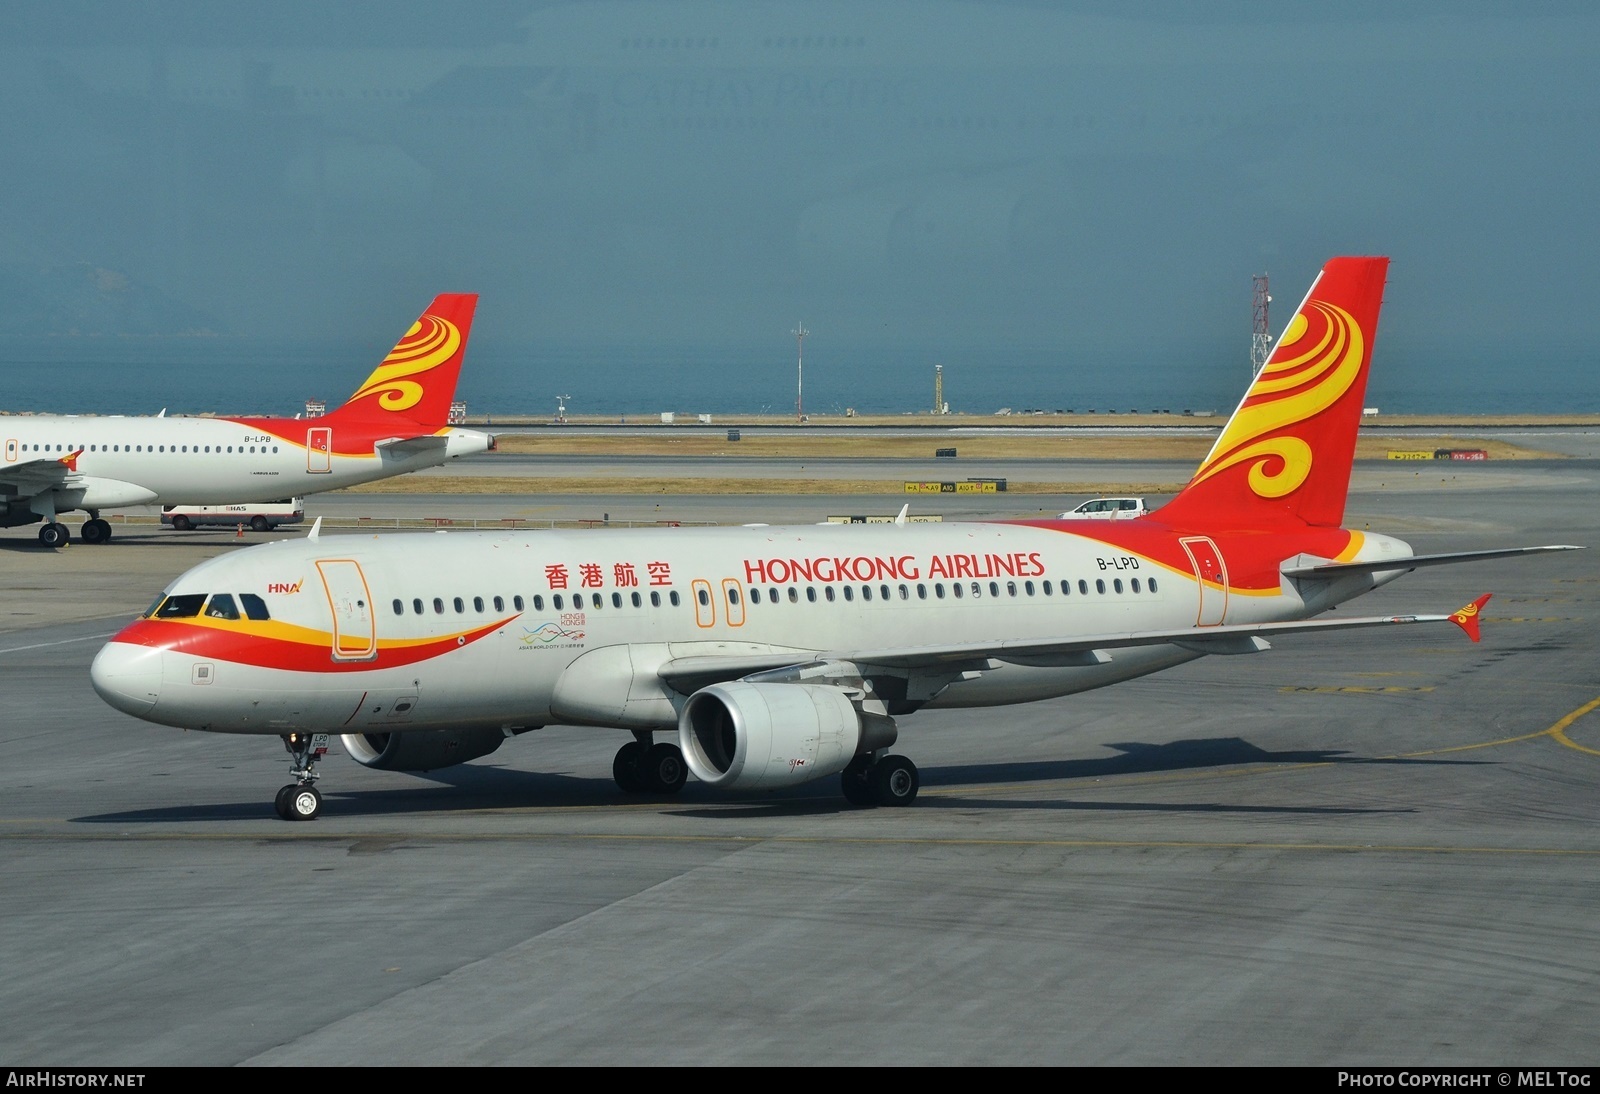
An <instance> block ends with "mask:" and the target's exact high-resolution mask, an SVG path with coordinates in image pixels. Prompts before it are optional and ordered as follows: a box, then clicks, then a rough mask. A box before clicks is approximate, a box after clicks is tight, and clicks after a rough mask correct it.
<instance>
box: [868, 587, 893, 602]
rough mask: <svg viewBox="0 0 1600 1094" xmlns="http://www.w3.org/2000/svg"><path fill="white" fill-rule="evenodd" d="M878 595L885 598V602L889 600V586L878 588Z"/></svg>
mask: <svg viewBox="0 0 1600 1094" xmlns="http://www.w3.org/2000/svg"><path fill="white" fill-rule="evenodd" d="M878 595H879V596H880V597H881V598H883V599H884V600H888V599H889V586H887V585H879V586H878ZM869 599H870V598H869Z"/></svg>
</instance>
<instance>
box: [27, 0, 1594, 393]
mask: <svg viewBox="0 0 1600 1094" xmlns="http://www.w3.org/2000/svg"><path fill="white" fill-rule="evenodd" d="M241 7H243V6H236V5H218V4H214V3H210V2H189V3H180V2H173V3H157V2H146V3H133V2H125V0H108V2H104V3H97V2H90V0H79V2H76V3H72V2H51V3H16V2H12V3H8V4H6V5H5V6H4V7H3V8H0V20H3V24H4V26H3V30H4V33H3V34H0V43H3V44H0V54H3V58H0V94H3V96H4V101H5V109H4V110H3V111H0V149H3V151H4V154H3V155H0V192H3V193H4V195H5V203H4V207H5V210H6V216H5V217H4V219H3V221H0V287H3V288H4V290H5V291H4V293H3V294H0V330H4V331H5V332H6V333H7V335H8V336H19V335H20V336H31V335H35V334H45V333H63V332H67V331H79V332H88V333H119V332H120V333H137V334H146V333H156V334H177V333H183V332H184V331H188V330H195V329H205V330H210V331H215V332H219V333H222V334H227V335H239V336H247V337H290V338H293V337H301V336H304V337H311V338H316V337H326V336H330V335H335V334H337V335H341V336H350V337H352V338H356V339H360V340H371V341H374V342H379V343H384V344H387V343H388V342H389V341H392V340H393V336H394V334H396V333H397V331H396V330H395V321H396V316H397V315H402V314H403V315H411V314H414V313H415V311H416V308H417V307H418V306H420V303H424V302H426V300H428V299H429V298H431V296H432V295H433V294H434V293H436V292H439V291H476V292H479V293H481V294H482V303H481V305H480V309H479V313H478V315H479V318H478V327H477V330H476V331H475V338H477V339H480V340H483V341H485V342H486V343H487V344H492V345H497V346H500V347H502V348H503V347H505V346H511V345H516V344H518V343H519V342H521V341H526V340H529V339H535V338H546V339H557V340H563V341H567V342H572V343H579V344H582V343H590V342H592V343H594V344H595V345H622V344H662V345H672V346H679V347H683V346H697V345H704V346H754V345H765V344H768V343H770V344H772V345H774V347H775V352H778V353H781V352H783V351H782V350H781V346H782V345H783V344H784V342H785V341H786V335H787V332H788V331H789V329H790V328H791V327H792V326H793V325H794V323H795V321H796V320H797V319H804V320H805V322H806V324H807V325H808V326H810V327H812V328H813V329H814V330H815V331H817V332H818V333H817V334H816V335H815V336H814V343H813V344H814V345H816V346H817V347H818V352H825V347H826V346H827V345H832V346H834V347H835V348H837V347H841V346H850V347H852V348H853V351H856V352H859V351H860V350H861V349H862V348H864V347H870V346H873V345H900V346H904V345H938V346H941V347H950V350H951V352H952V353H959V352H960V351H961V350H962V349H963V347H966V348H970V347H976V346H986V347H990V348H991V349H992V348H993V347H995V346H1001V347H1003V346H1006V345H1016V346H1027V347H1033V348H1038V347H1045V348H1055V347H1060V348H1061V349H1063V350H1073V349H1082V348H1085V347H1091V348H1094V349H1095V350H1097V351H1115V352H1121V351H1122V347H1128V348H1129V349H1130V351H1136V352H1138V353H1148V352H1151V351H1153V350H1154V351H1159V352H1167V351H1169V350H1170V351H1175V352H1188V351H1192V352H1195V353H1197V354H1199V355H1200V356H1202V357H1215V356H1217V355H1219V354H1220V355H1227V354H1239V355H1242V354H1244V353H1245V352H1246V346H1247V343H1248V334H1249V322H1250V314H1249V287H1250V275H1251V274H1254V273H1260V272H1269V273H1270V274H1271V276H1272V278H1273V286H1274V290H1275V296H1276V297H1277V308H1278V309H1279V310H1278V311H1277V312H1276V313H1275V318H1278V319H1279V322H1278V323H1276V324H1275V326H1281V321H1282V319H1285V318H1287V314H1288V312H1289V310H1290V309H1291V308H1292V306H1293V304H1294V303H1295V302H1296V301H1298V298H1299V296H1300V295H1301V294H1302V293H1303V292H1304V290H1305V287H1306V285H1307V284H1308V282H1309V280H1310V278H1311V276H1312V275H1313V274H1314V273H1315V271H1316V269H1317V268H1318V266H1319V265H1320V264H1321V262H1322V261H1323V259H1325V258H1326V257H1328V256H1329V255H1332V254H1336V253H1384V254H1389V255H1391V256H1392V257H1393V259H1394V266H1393V269H1392V272H1391V277H1390V280H1391V286H1390V290H1389V295H1388V305H1387V308H1386V311H1385V317H1384V328H1385V337H1386V339H1387V340H1388V345H1389V348H1390V350H1391V351H1392V352H1399V353H1402V354H1404V353H1413V354H1415V353H1422V352H1430V351H1432V350H1435V349H1437V350H1438V351H1439V352H1443V353H1465V354H1468V355H1469V356H1472V355H1476V357H1478V358H1481V357H1483V355H1484V354H1485V353H1490V352H1491V351H1492V353H1491V355H1492V354H1493V353H1511V354H1513V355H1516V354H1523V353H1525V354H1526V363H1532V362H1533V361H1535V360H1536V359H1537V357H1538V355H1539V354H1541V353H1542V352H1544V351H1545V350H1546V349H1548V348H1550V347H1559V348H1560V350H1561V352H1562V353H1566V354H1568V355H1569V356H1570V355H1571V354H1574V353H1576V354H1578V355H1580V356H1583V355H1588V357H1586V358H1585V359H1592V356H1593V355H1592V354H1590V351H1589V348H1588V347H1591V346H1593V345H1595V344H1596V342H1597V335H1600V329H1597V328H1600V310H1597V309H1596V308H1595V307H1594V306H1593V296H1594V292H1595V288H1596V286H1597V284H1600V281H1597V278H1596V272H1597V261H1600V260H1597V246H1596V243H1597V239H1600V233H1597V231H1596V229H1597V228H1600V211H1597V201H1596V179H1597V177H1600V151H1597V149H1600V140H1597V137H1600V93H1597V92H1600V8H1597V7H1596V6H1595V5H1592V4H1589V3H1545V4H1521V3H1470V2H1468V3H1441V4H1437V5H1426V4H1423V5H1410V4H1404V5H1397V4H1389V3H1359V2H1358V3H1349V2H1346V3H1341V4H1331V3H1328V2H1327V0H1319V2H1317V3H1303V4H1301V3H1288V2H1279V3H1260V2H1251V3H1243V2H1237V3H1229V2H1216V3H1168V4H1160V3H1157V4H1129V3H1121V2H1117V3H1112V2H1098V3H1081V4H1073V3H1061V4H1046V3H1006V2H987V3H983V2H971V3H964V2H941V0H928V2H909V3H906V2H885V3H866V2H858V3H837V2H828V0H814V2H760V0H750V2H728V3H724V2H715V0H680V2H657V3H640V2H632V0H618V2H609V0H607V2H601V0H595V2H570V3H539V2H523V3H517V2H513V0H495V2H491V3H480V4H473V3H465V4H460V5H441V4H438V3H436V2H430V3H420V2H402V3H396V2H385V3H371V4H326V3H322V2H317V3H310V2H306V3H301V2H294V0H278V2H275V3H272V4H268V5H259V6H257V7H258V8H259V9H260V10H256V11H253V12H252V11H250V10H249V8H248V7H244V10H240V8H241ZM462 9H464V10H462ZM1528 10H1532V11H1534V12H1535V14H1531V15H1530V14H1527V13H1526V12H1527V11H1528ZM1486 347H1487V349H1486ZM3 352H4V351H0V368H3V367H4V357H3ZM1511 363H1512V364H1518V363H1519V362H1517V361H1516V360H1515V359H1514V358H1513V359H1512V361H1511ZM0 402H3V399H0Z"/></svg>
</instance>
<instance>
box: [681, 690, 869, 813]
mask: <svg viewBox="0 0 1600 1094" xmlns="http://www.w3.org/2000/svg"><path fill="white" fill-rule="evenodd" d="M860 740H861V719H860V717H859V716H858V715H857V714H856V709H855V707H854V706H852V705H851V703H850V700H849V698H848V697H846V695H845V694H844V692H842V691H840V690H839V689H838V688H830V687H817V686H814V685H810V684H746V683H739V682H735V683H730V684H713V685H711V686H710V687H707V688H702V689H701V690H699V691H697V692H695V693H694V694H693V695H691V696H690V697H689V702H688V703H687V704H686V705H685V706H684V708H683V714H682V715H681V716H680V717H679V718H678V746H679V748H681V749H682V750H683V758H684V759H685V760H686V761H687V762H688V764H689V770H690V771H692V772H694V777H695V778H697V779H699V780H700V781H701V782H703V783H706V784H707V785H709V786H714V787H718V788H720V789H723V790H769V789H773V788H775V787H780V786H795V785H797V784H799V783H803V782H810V781H811V780H812V779H820V778H822V777H824V776H826V775H837V774H838V773H839V772H841V771H843V770H844V769H845V767H846V766H848V765H849V763H850V760H851V758H852V757H853V756H854V755H855V754H856V745H857V744H858V743H859V742H860Z"/></svg>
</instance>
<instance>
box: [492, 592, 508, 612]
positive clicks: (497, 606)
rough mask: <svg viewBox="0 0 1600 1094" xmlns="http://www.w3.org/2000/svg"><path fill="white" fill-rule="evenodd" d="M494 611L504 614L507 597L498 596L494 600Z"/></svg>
mask: <svg viewBox="0 0 1600 1094" xmlns="http://www.w3.org/2000/svg"><path fill="white" fill-rule="evenodd" d="M494 610H495V611H497V612H503V611H505V610H506V601H505V597H501V596H497V597H495V598H494Z"/></svg>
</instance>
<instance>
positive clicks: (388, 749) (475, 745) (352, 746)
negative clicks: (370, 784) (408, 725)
mask: <svg viewBox="0 0 1600 1094" xmlns="http://www.w3.org/2000/svg"><path fill="white" fill-rule="evenodd" d="M340 739H341V740H343V741H344V747H345V751H346V752H348V753H350V758H351V759H353V760H355V762H356V763H358V764H360V765H361V766H362V767H375V768H377V769H378V770H379V771H434V770H437V769H438V768H441V767H452V766H454V765H455V764H461V763H466V762H467V761H468V760H476V759H477V758H478V757H479V756H487V755H488V754H489V753H491V752H493V751H494V750H495V749H497V748H499V747H500V742H501V741H504V740H505V739H506V735H505V731H504V730H499V729H410V730H406V731H405V732H404V733H346V734H344V735H343V736H342V737H341V738H340Z"/></svg>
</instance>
